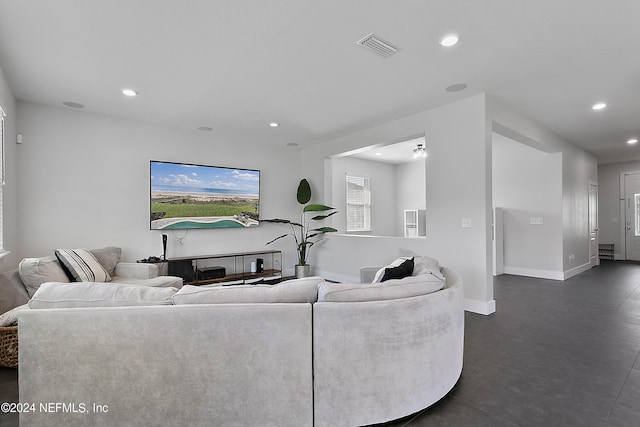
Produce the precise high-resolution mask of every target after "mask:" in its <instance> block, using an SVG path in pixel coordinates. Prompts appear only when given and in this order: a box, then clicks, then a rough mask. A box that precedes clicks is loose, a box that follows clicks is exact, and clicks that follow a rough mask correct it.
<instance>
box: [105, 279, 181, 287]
mask: <svg viewBox="0 0 640 427" xmlns="http://www.w3.org/2000/svg"><path fill="white" fill-rule="evenodd" d="M183 282H184V281H183V280H182V277H177V276H158V277H152V278H151V279H131V278H129V277H121V276H113V277H111V281H110V282H109V283H121V284H123V285H141V286H142V285H143V286H153V287H156V288H177V289H180V288H182V285H183Z"/></svg>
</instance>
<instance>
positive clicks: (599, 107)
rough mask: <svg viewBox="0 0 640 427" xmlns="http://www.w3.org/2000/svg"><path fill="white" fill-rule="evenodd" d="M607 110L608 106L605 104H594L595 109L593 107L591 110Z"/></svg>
mask: <svg viewBox="0 0 640 427" xmlns="http://www.w3.org/2000/svg"><path fill="white" fill-rule="evenodd" d="M605 108H607V104H605V103H604V102H598V103H597V104H593V107H591V109H593V110H596V111H598V110H604V109H605Z"/></svg>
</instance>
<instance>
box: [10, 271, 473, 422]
mask: <svg viewBox="0 0 640 427" xmlns="http://www.w3.org/2000/svg"><path fill="white" fill-rule="evenodd" d="M441 273H442V274H443V275H444V276H446V286H445V287H444V288H443V289H440V290H435V291H434V289H433V285H434V283H433V277H427V275H425V276H424V278H423V279H420V278H415V277H408V278H406V279H399V280H395V281H394V280H390V281H388V282H385V283H382V284H373V285H361V284H353V285H345V284H334V283H327V282H324V281H323V279H322V278H319V277H312V278H305V279H296V280H291V281H286V282H282V283H281V284H278V285H247V286H232V287H227V288H225V287H218V288H210V289H205V288H194V287H190V286H185V287H184V288H183V289H181V290H180V291H178V289H173V290H172V289H170V288H166V289H156V290H151V291H149V292H150V293H149V294H148V295H147V296H146V297H145V298H146V299H145V301H144V302H145V304H148V303H150V302H153V300H154V298H155V299H157V303H158V304H159V305H155V306H148V305H143V306H128V307H113V306H112V307H99V308H96V307H93V306H92V305H88V306H87V308H63V306H64V304H62V305H51V306H50V307H54V306H55V307H60V308H43V309H31V310H27V311H23V312H21V313H20V314H19V340H20V361H19V370H20V372H19V387H20V402H31V403H34V404H36V406H35V411H29V412H23V413H22V414H21V416H20V425H21V426H22V427H28V426H39V425H49V426H88V425H106V426H122V425H158V426H161V425H162V426H164V425H166V426H174V425H190V426H212V425H220V426H222V425H224V426H278V427H281V426H295V427H300V426H332V427H334V426H358V425H367V424H374V423H382V422H386V421H390V420H394V419H398V418H401V417H404V416H407V415H410V414H412V413H415V412H417V411H419V410H421V409H423V408H425V407H428V406H430V405H431V404H433V403H434V402H436V401H438V400H439V399H441V398H442V397H443V396H444V395H446V394H447V393H448V392H449V391H450V390H451V389H452V388H453V386H454V385H455V383H456V382H457V380H458V378H459V377H460V373H461V370H462V357H463V341H464V312H463V292H462V280H461V278H460V277H459V276H458V275H457V274H456V273H455V272H453V271H451V270H449V269H447V268H443V269H441ZM420 280H423V281H422V283H423V285H424V289H425V291H424V292H423V293H422V294H418V295H416V289H417V288H416V283H420ZM113 286H114V289H115V288H117V287H118V285H113ZM440 287H441V286H440ZM47 288H49V286H47V287H45V289H42V290H40V291H39V292H40V293H41V294H42V298H40V296H38V295H36V296H34V300H38V299H41V300H44V301H47V298H46V297H47V295H46V294H47V293H49V292H51V291H55V289H54V288H55V286H52V287H51V288H50V289H47ZM390 288H393V289H390ZM426 289H429V290H428V291H426ZM107 291H109V290H108V289H107ZM114 292H116V293H117V290H114ZM154 293H157V294H156V295H153V294H154ZM167 293H169V294H170V293H173V296H172V297H171V298H170V301H169V300H168V298H167ZM318 295H320V301H316V298H317V297H318ZM379 295H383V296H384V297H383V298H379V297H378V296H379ZM96 298H102V299H104V295H98V296H97V297H96ZM89 299H91V297H89ZM41 307H42V306H41ZM72 307H78V305H72ZM89 307H90V308H89ZM48 402H60V403H66V404H67V406H66V408H65V407H60V408H57V409H56V408H52V409H53V410H51V411H42V410H40V409H41V408H40V406H39V405H40V403H45V404H47V403H48Z"/></svg>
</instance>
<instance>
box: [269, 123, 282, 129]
mask: <svg viewBox="0 0 640 427" xmlns="http://www.w3.org/2000/svg"><path fill="white" fill-rule="evenodd" d="M269 126H271V127H272V128H277V127H278V126H280V123H276V122H271V123H269Z"/></svg>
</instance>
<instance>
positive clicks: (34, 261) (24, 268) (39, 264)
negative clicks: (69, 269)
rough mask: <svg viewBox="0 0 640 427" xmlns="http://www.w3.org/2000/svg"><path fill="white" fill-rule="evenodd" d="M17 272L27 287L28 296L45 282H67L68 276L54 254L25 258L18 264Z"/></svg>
mask: <svg viewBox="0 0 640 427" xmlns="http://www.w3.org/2000/svg"><path fill="white" fill-rule="evenodd" d="M18 274H19V275H20V280H22V283H24V286H25V288H27V293H28V294H29V297H32V296H33V294H35V293H36V291H37V290H38V288H39V287H40V285H42V284H43V283H45V282H63V283H68V282H69V277H68V276H67V274H66V273H65V272H64V270H63V269H62V267H61V266H60V263H59V262H58V259H57V258H56V257H55V256H48V257H42V258H25V259H23V260H22V261H20V264H19V265H18Z"/></svg>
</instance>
